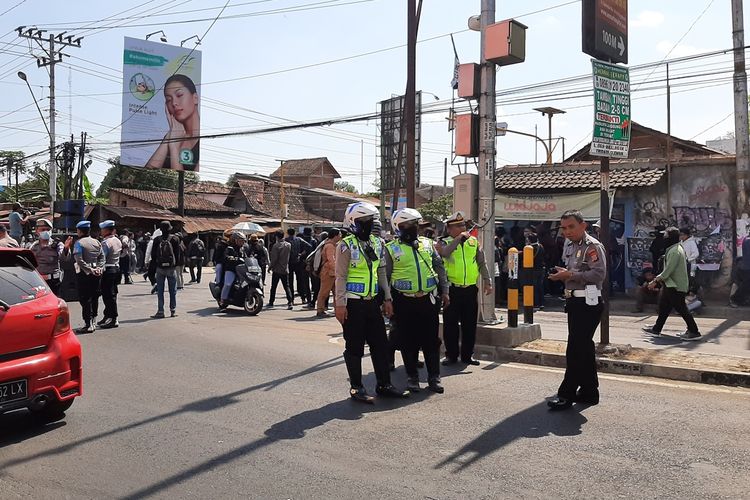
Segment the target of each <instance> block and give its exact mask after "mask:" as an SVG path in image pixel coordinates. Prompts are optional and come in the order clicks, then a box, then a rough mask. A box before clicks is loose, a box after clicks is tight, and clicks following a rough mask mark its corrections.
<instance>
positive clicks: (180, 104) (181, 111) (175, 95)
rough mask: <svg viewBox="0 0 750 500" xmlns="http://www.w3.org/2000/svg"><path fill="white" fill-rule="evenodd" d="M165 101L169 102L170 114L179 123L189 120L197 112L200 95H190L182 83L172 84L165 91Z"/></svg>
mask: <svg viewBox="0 0 750 500" xmlns="http://www.w3.org/2000/svg"><path fill="white" fill-rule="evenodd" d="M164 99H165V100H166V102H167V109H168V110H169V114H171V115H172V116H174V117H175V119H176V120H177V121H179V122H184V121H186V120H188V119H189V118H190V117H191V116H193V113H195V112H196V107H197V106H198V94H192V93H190V90H188V88H187V87H185V85H183V84H182V83H180V82H170V83H169V84H167V86H166V88H165V89H164Z"/></svg>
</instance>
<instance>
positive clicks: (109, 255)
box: [97, 220, 122, 328]
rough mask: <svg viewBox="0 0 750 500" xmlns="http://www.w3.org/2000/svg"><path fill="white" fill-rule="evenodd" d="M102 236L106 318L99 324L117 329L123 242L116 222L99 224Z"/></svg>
mask: <svg viewBox="0 0 750 500" xmlns="http://www.w3.org/2000/svg"><path fill="white" fill-rule="evenodd" d="M99 229H101V234H102V252H103V253H104V273H103V274H102V282H101V287H102V302H104V318H103V319H102V320H101V321H100V322H99V323H97V326H99V327H101V328H117V327H118V326H120V323H118V321H117V291H118V290H117V284H118V283H119V282H120V279H121V275H120V255H121V254H122V241H120V238H118V237H117V235H115V221H113V220H105V221H104V222H102V223H101V224H99Z"/></svg>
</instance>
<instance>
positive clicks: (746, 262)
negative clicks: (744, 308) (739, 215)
mask: <svg viewBox="0 0 750 500" xmlns="http://www.w3.org/2000/svg"><path fill="white" fill-rule="evenodd" d="M741 249H742V257H740V258H739V259H738V260H737V263H736V271H735V273H734V274H735V276H736V279H735V281H736V283H737V289H736V290H735V292H734V294H732V296H731V297H730V298H729V306H730V307H735V308H736V307H740V306H741V305H745V303H746V302H747V298H748V297H750V226H748V227H747V235H745V238H744V239H743V240H742V247H741Z"/></svg>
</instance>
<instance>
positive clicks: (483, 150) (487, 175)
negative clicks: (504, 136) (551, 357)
mask: <svg viewBox="0 0 750 500" xmlns="http://www.w3.org/2000/svg"><path fill="white" fill-rule="evenodd" d="M494 23H495V0H482V14H481V16H480V27H481V34H482V36H481V49H480V51H481V59H480V61H481V95H480V96H479V130H480V132H479V133H480V135H481V140H480V145H479V185H478V191H479V196H478V202H479V207H478V210H477V214H478V217H479V221H478V222H479V223H480V226H481V227H482V229H481V232H480V242H481V244H482V250H483V251H484V257H485V261H486V262H487V265H488V267H489V269H490V273H492V272H493V269H494V268H495V136H496V134H497V116H496V112H497V111H496V102H495V85H496V82H495V64H494V63H491V62H488V61H487V59H486V58H485V57H484V47H485V43H486V37H487V26H489V25H491V24H494ZM490 284H492V285H493V286H494V283H490ZM482 285H485V283H483V284H482ZM482 288H484V286H482V287H480V292H479V294H480V307H479V318H480V319H481V320H482V321H484V322H485V323H494V322H496V321H497V317H496V316H495V296H494V295H485V293H484V291H483V290H482Z"/></svg>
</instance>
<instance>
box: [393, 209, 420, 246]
mask: <svg viewBox="0 0 750 500" xmlns="http://www.w3.org/2000/svg"><path fill="white" fill-rule="evenodd" d="M421 219H422V214H420V213H419V212H417V211H416V210H415V209H413V208H401V209H399V210H396V211H395V212H393V216H391V225H392V226H393V232H394V233H395V234H396V235H398V237H399V239H401V241H403V242H404V243H411V242H413V241H415V240H416V239H417V238H418V237H419V221H420V220H421Z"/></svg>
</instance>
